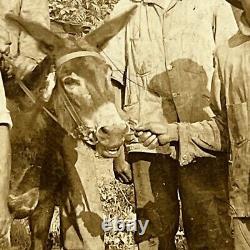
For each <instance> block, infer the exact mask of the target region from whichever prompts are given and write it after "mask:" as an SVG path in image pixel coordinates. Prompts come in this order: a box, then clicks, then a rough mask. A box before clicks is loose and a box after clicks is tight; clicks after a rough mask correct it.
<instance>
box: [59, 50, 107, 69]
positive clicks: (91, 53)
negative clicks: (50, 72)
mask: <svg viewBox="0 0 250 250" xmlns="http://www.w3.org/2000/svg"><path fill="white" fill-rule="evenodd" d="M86 56H93V57H96V58H99V59H101V60H105V59H104V57H103V56H101V55H100V54H99V53H97V52H95V51H83V50H81V51H76V52H72V53H69V54H67V55H64V56H62V57H60V58H59V59H57V60H56V67H57V68H59V67H60V66H62V65H63V64H64V63H66V62H68V61H70V60H72V59H75V58H79V57H86Z"/></svg>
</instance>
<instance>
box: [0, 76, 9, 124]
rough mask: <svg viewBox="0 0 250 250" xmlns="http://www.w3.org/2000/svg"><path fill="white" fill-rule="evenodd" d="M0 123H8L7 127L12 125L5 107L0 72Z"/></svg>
mask: <svg viewBox="0 0 250 250" xmlns="http://www.w3.org/2000/svg"><path fill="white" fill-rule="evenodd" d="M1 124H8V125H9V127H11V126H12V121H11V117H10V112H9V111H8V109H7V108H6V98H5V92H4V87H3V80H2V75H1V72H0V125H1Z"/></svg>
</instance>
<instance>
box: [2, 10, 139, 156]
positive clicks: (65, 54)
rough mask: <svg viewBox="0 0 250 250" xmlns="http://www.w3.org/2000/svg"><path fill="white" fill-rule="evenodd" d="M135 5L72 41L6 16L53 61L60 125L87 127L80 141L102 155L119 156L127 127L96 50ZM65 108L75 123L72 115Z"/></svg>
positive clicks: (70, 128)
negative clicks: (77, 39)
mask: <svg viewBox="0 0 250 250" xmlns="http://www.w3.org/2000/svg"><path fill="white" fill-rule="evenodd" d="M135 8H136V7H133V8H131V9H130V10H128V11H127V12H124V13H123V14H121V15H120V16H117V17H116V18H114V19H111V20H109V21H107V22H106V23H104V24H103V25H101V26H100V27H99V28H97V29H96V30H94V31H93V32H91V33H89V34H88V35H86V36H85V37H84V38H82V39H81V41H78V42H77V41H76V40H72V39H65V38H62V37H60V36H58V35H57V34H55V33H53V32H51V31H50V30H48V29H47V28H45V27H43V26H42V25H40V24H38V23H35V22H31V21H29V20H25V19H23V18H21V17H17V16H14V15H12V14H8V15H7V16H6V18H7V19H9V20H11V21H12V22H14V23H15V24H18V25H19V26H21V28H22V29H24V30H25V31H26V32H27V33H28V34H29V35H31V36H32V37H33V38H34V39H35V40H36V41H37V42H38V45H39V47H40V49H41V50H42V51H43V52H44V53H45V54H47V55H48V56H50V57H51V58H53V59H54V60H55V62H56V65H57V66H56V83H57V84H56V87H55V89H54V93H53V95H52V103H53V104H54V107H55V112H56V115H57V117H58V120H59V122H60V124H61V125H62V127H63V128H64V129H66V130H67V131H71V132H72V131H73V130H74V129H75V128H76V127H77V128H79V125H83V126H82V127H84V128H88V133H87V135H86V134H85V137H87V138H85V139H86V141H87V142H88V143H90V144H95V145H96V149H97V150H98V152H99V153H100V154H101V155H102V156H104V157H117V156H118V155H119V149H120V147H121V145H122V144H123V142H124V137H125V135H126V133H127V132H128V130H129V128H128V126H127V123H126V122H125V121H124V120H123V119H122V118H121V110H120V109H119V108H118V107H116V106H115V100H114V92H113V86H112V83H111V77H110V76H111V68H110V66H109V65H108V64H107V63H106V61H105V59H104V58H103V57H102V56H101V55H100V54H99V50H100V49H101V48H102V46H104V45H105V43H106V42H108V41H109V40H110V39H111V38H112V37H113V36H115V35H116V34H117V33H118V32H119V31H120V30H121V29H122V28H123V27H124V26H125V25H126V24H127V23H128V21H129V20H130V18H131V16H132V15H133V14H134V12H135ZM69 107H70V109H71V113H72V112H73V113H74V114H73V115H75V116H76V117H75V119H77V120H78V122H77V121H75V119H72V114H70V112H69V110H68V108H69ZM72 109H73V110H72ZM79 123H80V124H79ZM85 132H86V131H85Z"/></svg>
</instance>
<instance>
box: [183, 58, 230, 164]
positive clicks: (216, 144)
mask: <svg viewBox="0 0 250 250" xmlns="http://www.w3.org/2000/svg"><path fill="white" fill-rule="evenodd" d="M210 107H211V109H212V111H213V114H214V117H211V120H207V121H202V122H196V123H192V124H190V123H180V124H179V127H178V128H179V162H180V165H187V164H188V163H190V162H192V161H193V160H194V159H195V158H196V157H215V154H216V152H218V151H225V152H227V151H228V148H229V132H228V127H227V111H226V100H225V89H224V84H223V79H222V75H221V71H220V66H219V61H218V59H217V57H216V68H215V72H214V75H213V82H212V89H211V105H210Z"/></svg>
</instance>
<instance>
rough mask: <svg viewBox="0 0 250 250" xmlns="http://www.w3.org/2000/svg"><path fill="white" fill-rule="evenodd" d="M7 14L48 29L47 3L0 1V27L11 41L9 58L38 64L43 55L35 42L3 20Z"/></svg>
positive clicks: (27, 0) (45, 0)
mask: <svg viewBox="0 0 250 250" xmlns="http://www.w3.org/2000/svg"><path fill="white" fill-rule="evenodd" d="M7 13H12V14H15V15H17V16H21V17H23V18H25V19H27V20H31V21H35V22H38V23H40V24H41V25H44V26H45V27H49V23H50V21H49V7H48V1H47V0H8V1H6V0H0V26H3V27H4V28H5V29H6V30H8V31H9V36H10V41H11V46H10V56H11V57H17V56H22V57H23V58H30V59H32V60H33V61H34V64H38V63H39V62H40V61H42V60H43V59H44V57H45V55H44V54H43V53H42V52H41V50H40V49H39V48H38V45H37V42H36V41H35V40H34V39H33V38H32V37H31V36H29V35H28V34H27V33H26V32H25V31H23V30H20V29H19V27H17V26H16V25H15V24H12V23H11V22H9V21H7V20H6V19H5V15H6V14H7Z"/></svg>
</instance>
